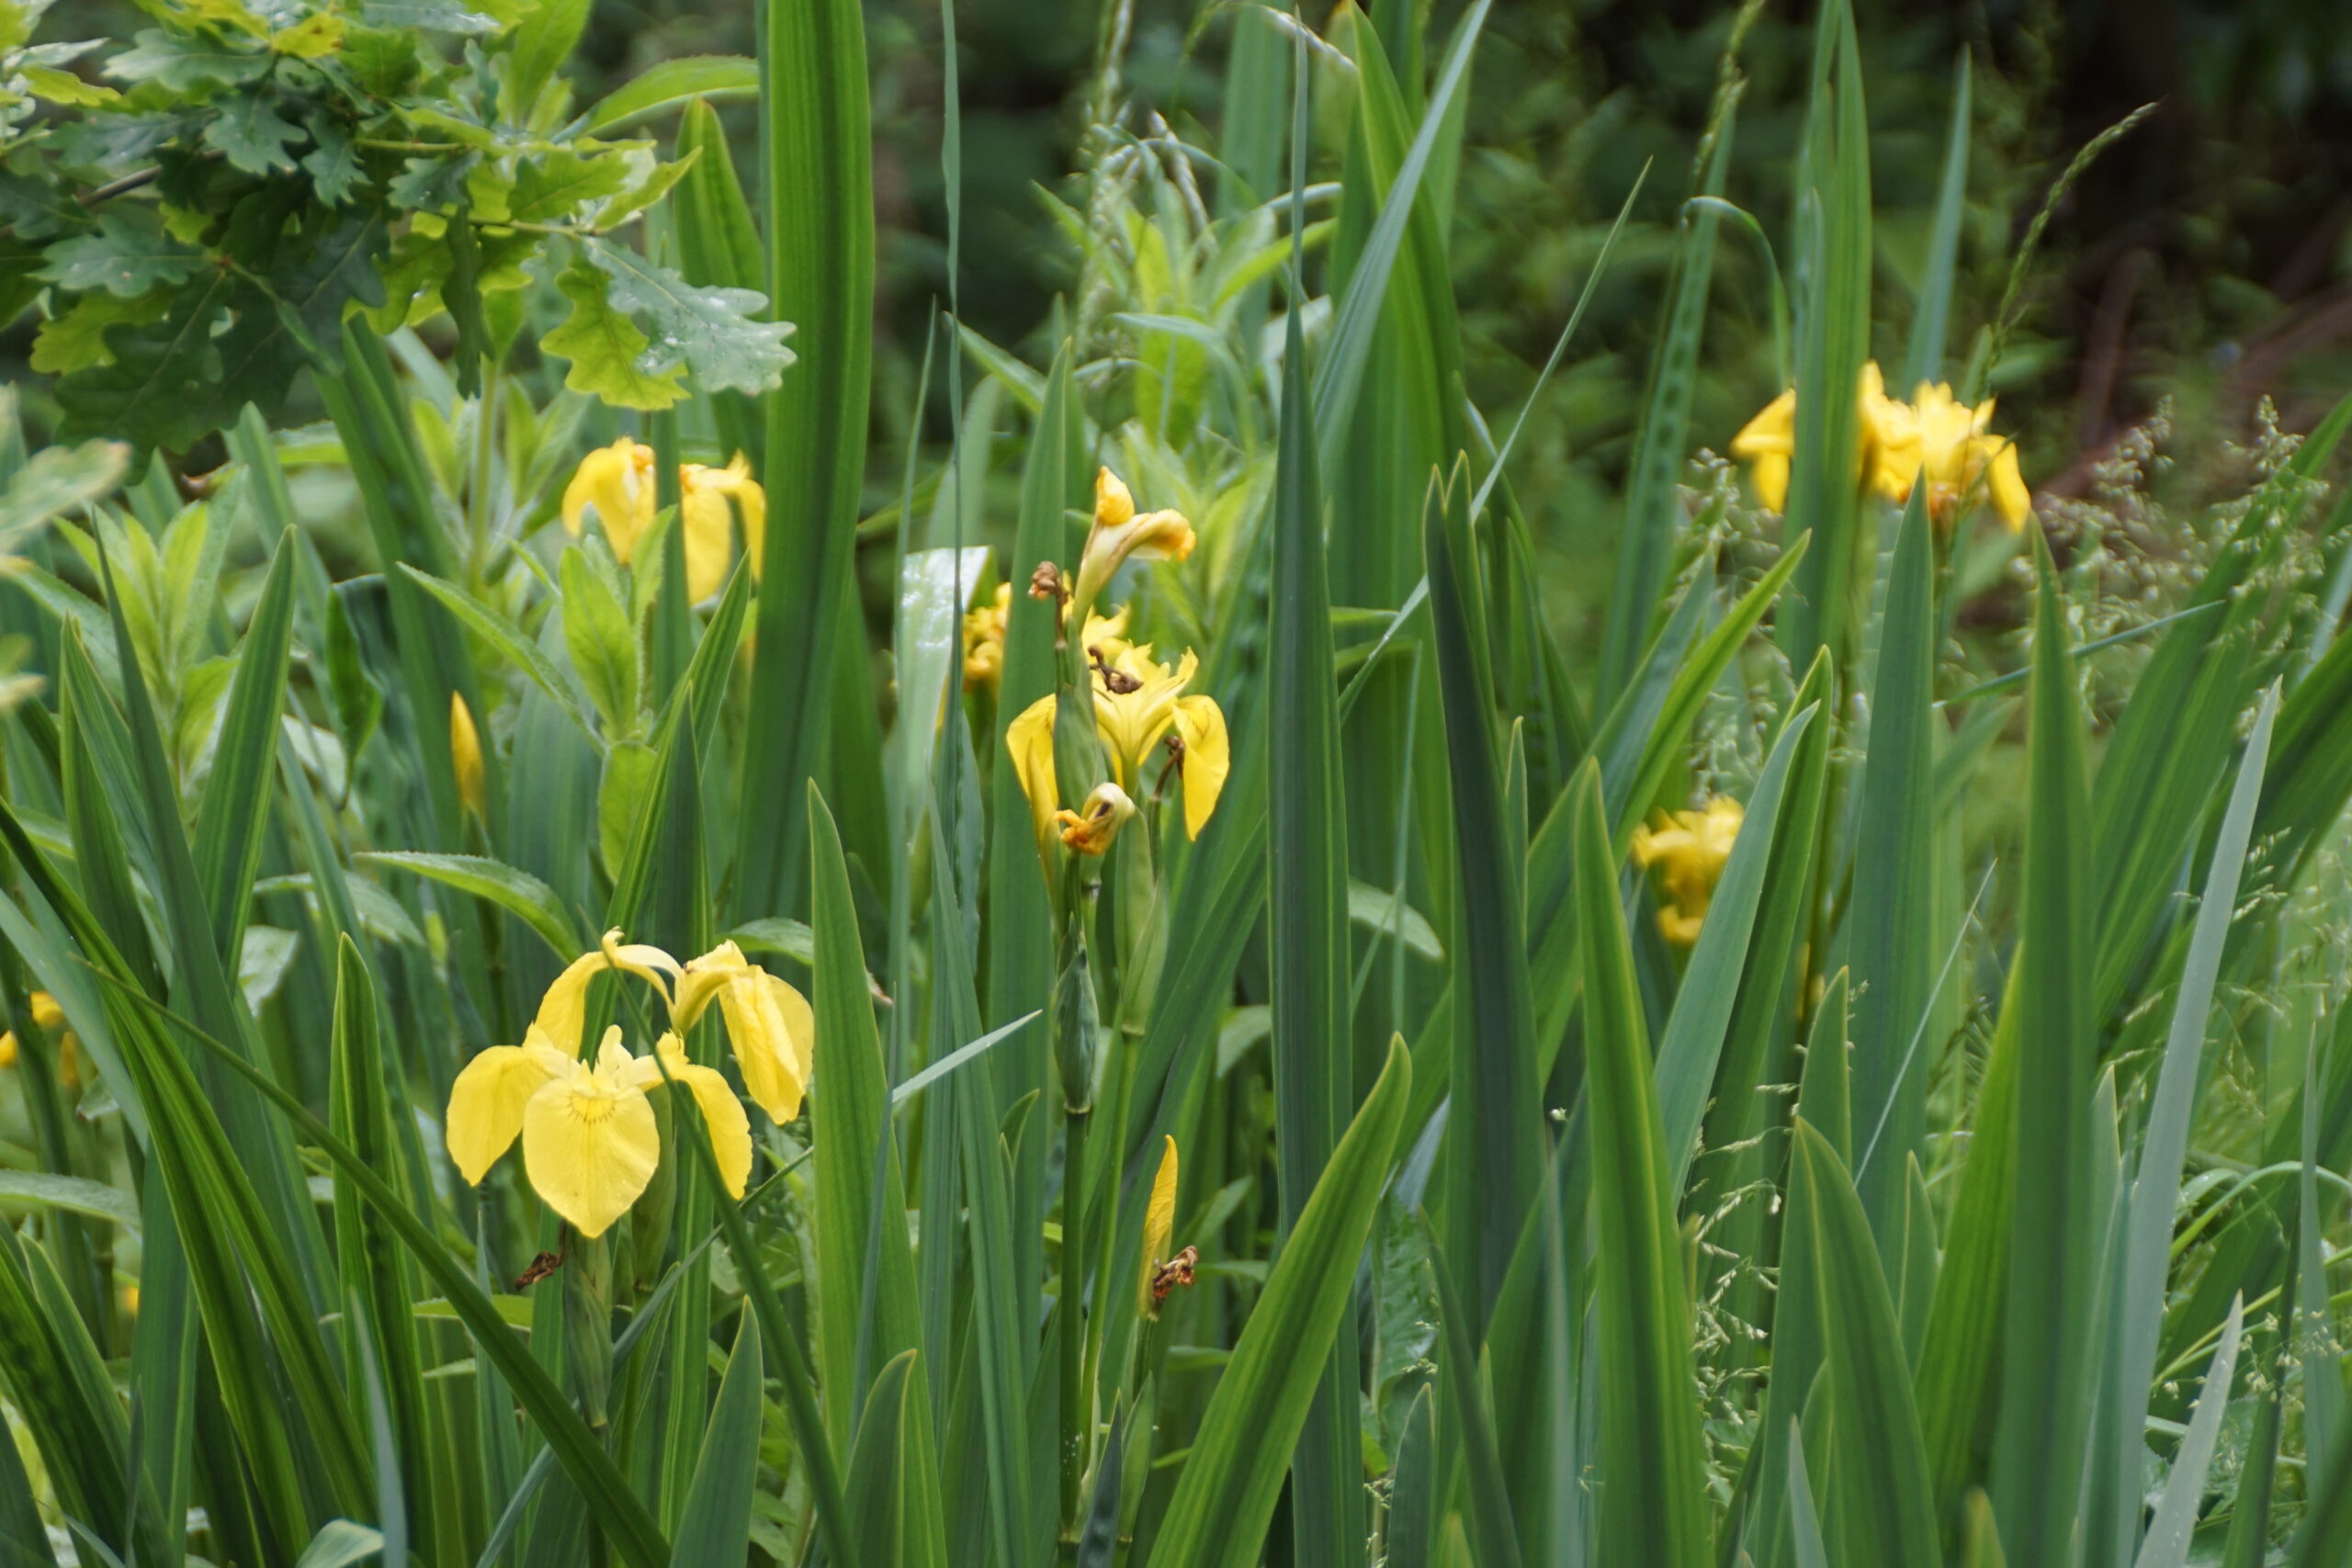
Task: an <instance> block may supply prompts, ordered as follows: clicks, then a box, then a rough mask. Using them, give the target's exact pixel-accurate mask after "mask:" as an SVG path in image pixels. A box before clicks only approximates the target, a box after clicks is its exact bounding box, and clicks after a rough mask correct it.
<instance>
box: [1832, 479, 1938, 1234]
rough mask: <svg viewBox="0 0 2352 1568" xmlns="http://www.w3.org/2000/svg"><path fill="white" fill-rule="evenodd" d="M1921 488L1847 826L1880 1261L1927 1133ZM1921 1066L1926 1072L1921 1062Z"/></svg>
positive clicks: (1930, 786)
mask: <svg viewBox="0 0 2352 1568" xmlns="http://www.w3.org/2000/svg"><path fill="white" fill-rule="evenodd" d="M1927 490H1928V487H1927V486H1926V485H1923V484H1915V485H1913V486H1912V489H1911V502H1910V504H1909V505H1908V506H1906V507H1905V508H1904V512H1903V524H1902V528H1901V531H1900V532H1899V533H1898V534H1897V535H1896V536H1895V543H1894V563H1893V565H1892V566H1891V567H1890V568H1889V569H1888V572H1887V589H1886V610H1885V615H1884V618H1883V620H1882V621H1881V623H1880V626H1881V628H1882V629H1881V631H1880V634H1879V653H1878V673H1877V680H1876V682H1875V683H1874V685H1873V686H1872V688H1871V710H1870V712H1871V719H1870V746H1869V755H1868V758H1867V760H1866V761H1865V762H1864V763H1863V768H1862V782H1861V790H1860V795H1861V799H1860V809H1859V812H1858V816H1857V820H1856V826H1855V829H1854V869H1853V894H1852V902H1851V904H1850V905H1849V908H1848V913H1847V917H1846V919H1847V927H1846V929H1847V932H1848V935H1847V956H1848V962H1849V966H1850V967H1851V968H1852V970H1853V974H1854V979H1855V982H1856V987H1857V988H1856V992H1855V1008H1854V1039H1855V1041H1856V1043H1857V1046H1858V1049H1857V1050H1856V1051H1855V1054H1854V1114H1855V1118H1856V1121H1857V1123H1858V1124H1859V1125H1860V1126H1863V1127H1879V1126H1881V1125H1883V1127H1884V1133H1883V1137H1881V1138H1880V1139H1878V1140H1876V1143H1877V1146H1876V1147H1875V1148H1874V1150H1873V1153H1874V1156H1875V1157H1873V1158H1872V1159H1871V1160H1870V1161H1868V1162H1867V1163H1866V1164H1865V1165H1864V1166H1863V1168H1862V1172H1861V1191H1862V1204H1863V1207H1864V1208H1865V1209H1866V1210H1868V1211H1869V1213H1870V1216H1871V1232H1872V1233H1873V1234H1874V1235H1877V1237H1878V1238H1879V1246H1880V1248H1881V1251H1882V1254H1883V1256H1885V1257H1887V1258H1894V1257H1895V1256H1896V1251H1895V1248H1896V1247H1898V1246H1899V1244H1900V1241H1901V1236H1902V1226H1903V1172H1904V1161H1905V1156H1908V1155H1910V1154H1911V1153H1913V1152H1914V1151H1915V1150H1917V1149H1919V1148H1920V1146H1921V1144H1922V1140H1923V1139H1924V1138H1925V1137H1926V1135H1927V1118H1928V1069H1927V1066H1917V1065H1915V1063H1914V1061H1913V1059H1912V1056H1911V1053H1910V1052H1909V1051H1908V1049H1907V1047H1908V1045H1909V1043H1910V1041H1911V1037H1912V1032H1913V1029H1914V1026H1915V1025H1916V1024H1917V1021H1918V1019H1919V1016H1920V1014H1921V1013H1922V1012H1924V1011H1925V1010H1927V1006H1928V994H1929V990H1930V988H1931V987H1932V985H1933V983H1934V979H1935V967H1936V958H1937V953H1936V951H1935V948H1936V942H1935V914H1934V907H1935V896H1936V877H1935V860H1934V827H1935V816H1934V813H1935V735H1934V728H1933V727H1934V724H1935V715H1934V713H1933V712H1932V711H1931V710H1930V708H1929V706H1928V705H1929V703H1930V702H1931V701H1932V700H1933V697H1934V682H1935V651H1936V648H1935V645H1936V636H1937V627H1936V621H1935V615H1934V611H1933V604H1934V584H1933V577H1934V570H1935V569H1934V566H1933V563H1932V562H1931V560H1930V558H1929V557H1930V555H1931V554H1932V551H1933V543H1932V536H1931V535H1930V533H1929V525H1928V508H1927ZM1930 1065H1931V1064H1930Z"/></svg>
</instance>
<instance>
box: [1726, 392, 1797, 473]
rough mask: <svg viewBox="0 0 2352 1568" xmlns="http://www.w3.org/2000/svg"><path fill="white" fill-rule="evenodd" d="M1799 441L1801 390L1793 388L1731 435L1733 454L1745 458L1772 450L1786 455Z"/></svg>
mask: <svg viewBox="0 0 2352 1568" xmlns="http://www.w3.org/2000/svg"><path fill="white" fill-rule="evenodd" d="M1796 441H1797V394H1796V391H1795V389H1793V388H1792V389H1790V390H1788V391H1785V392H1782V393H1781V395H1780V396H1779V397H1777V398H1774V399H1773V400H1771V401H1770V402H1769V403H1766V404H1765V405H1764V407H1763V408H1762V409H1761V410H1760V411H1759V412H1758V413H1757V415H1756V417H1755V418H1754V419H1751V420H1749V421H1748V422H1747V424H1745V425H1743V426H1742V427H1741V428H1740V432H1739V434H1737V435H1735V436H1733V437H1732V438H1731V455H1732V456H1733V457H1737V458H1740V459H1742V460H1743V461H1746V460H1751V459H1754V458H1757V457H1764V456H1767V455H1768V454H1777V455H1779V456H1781V457H1787V456H1788V455H1789V454H1790V453H1792V452H1793V451H1795V450H1796Z"/></svg>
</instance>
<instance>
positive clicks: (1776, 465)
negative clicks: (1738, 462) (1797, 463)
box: [1747, 452, 1789, 512]
mask: <svg viewBox="0 0 2352 1568" xmlns="http://www.w3.org/2000/svg"><path fill="white" fill-rule="evenodd" d="M1747 477H1748V479H1749V481H1750V482H1751V483H1753V484H1754V485H1755V486H1756V499H1757V500H1758V501H1759V502H1762V503H1763V505H1764V509H1765V510H1766V511H1767V512H1785V511H1787V510H1788V507H1789V459H1788V457H1787V456H1786V454H1784V453H1780V452H1766V453H1762V454H1759V455H1758V457H1755V458H1754V459H1753V460H1752V461H1751V462H1750V463H1749V465H1748V469H1747Z"/></svg>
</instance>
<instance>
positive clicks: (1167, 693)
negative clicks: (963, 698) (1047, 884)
mask: <svg viewBox="0 0 2352 1568" xmlns="http://www.w3.org/2000/svg"><path fill="white" fill-rule="evenodd" d="M1093 646H1095V647H1097V648H1101V649H1102V651H1103V658H1100V659H1098V660H1095V662H1094V679H1093V685H1094V728H1095V732H1096V733H1097V734H1099V735H1100V736H1102V738H1103V749H1104V750H1106V751H1108V752H1109V753H1110V758H1111V775H1112V782H1113V783H1114V784H1117V785H1118V786H1119V787H1120V788H1121V789H1122V790H1124V791H1125V792H1126V793H1127V795H1130V796H1134V795H1141V794H1143V793H1144V792H1145V790H1146V788H1147V787H1148V786H1147V784H1146V781H1145V777H1144V769H1145V765H1146V763H1147V762H1148V761H1149V760H1150V756H1151V751H1152V749H1153V748H1154V747H1155V746H1157V745H1158V744H1159V742H1160V740H1161V739H1163V738H1165V737H1166V736H1168V735H1169V734H1170V732H1171V731H1173V732H1174V735H1175V737H1176V739H1177V741H1178V742H1179V749H1178V751H1177V764H1176V766H1177V772H1178V776H1179V777H1181V778H1182V780H1183V784H1184V834H1185V837H1187V838H1192V839H1197V838H1199V837H1200V836H1201V829H1202V828H1204V826H1206V825H1207V823H1208V819H1209V814H1210V813H1211V812H1213V811H1215V810H1216V800H1217V795H1219V794H1220V793H1222V792H1223V790H1224V789H1225V779H1226V774H1227V773H1229V772H1231V771H1232V767H1233V750H1232V743H1231V741H1230V739H1229V738H1228V737H1227V734H1226V729H1225V712H1224V710H1223V709H1221V708H1219V707H1218V706H1217V705H1216V698H1214V697H1207V696H1200V695H1190V696H1188V695H1186V694H1184V688H1185V687H1186V686H1187V685H1189V684H1191V683H1192V680H1193V672H1194V671H1196V670H1198V669H1199V668H1200V660H1198V659H1197V658H1195V657H1194V656H1193V650H1192V649H1185V650H1184V657H1183V659H1182V660H1180V661H1179V662H1178V664H1177V666H1176V668H1175V669H1173V670H1170V669H1169V667H1168V666H1167V665H1165V664H1162V663H1160V662H1159V661H1158V660H1155V659H1153V658H1152V656H1151V645H1150V644H1149V643H1141V644H1136V645H1133V646H1127V645H1121V646H1120V647H1119V649H1118V652H1117V655H1116V657H1115V658H1113V657H1111V655H1110V650H1109V649H1108V648H1103V647H1102V645H1099V644H1097V645H1093ZM1054 711H1055V699H1054V698H1052V697H1040V698H1038V699H1037V700H1036V701H1035V702H1034V703H1032V704H1031V705H1029V706H1028V707H1027V708H1026V709H1025V710H1023V713H1022V715H1021V716H1020V717H1018V718H1016V719H1014V720H1013V721H1012V724H1011V725H1009V726H1007V727H1006V729H1005V735H1004V744H1005V749H1006V750H1008V751H1010V752H1011V753H1012V766H1013V771H1014V772H1015V773H1017V774H1018V775H1019V776H1020V779H1021V789H1022V793H1023V794H1024V795H1027V796H1028V797H1029V810H1030V814H1031V816H1032V818H1034V819H1035V825H1036V829H1037V838H1038V842H1039V843H1040V845H1042V844H1043V843H1044V842H1045V840H1046V835H1047V834H1048V833H1050V832H1052V831H1053V830H1054V829H1055V825H1056V821H1055V818H1056V813H1057V811H1058V810H1059V809H1060V807H1061V795H1060V792H1059V789H1058V787H1057V781H1056V780H1055V777H1054Z"/></svg>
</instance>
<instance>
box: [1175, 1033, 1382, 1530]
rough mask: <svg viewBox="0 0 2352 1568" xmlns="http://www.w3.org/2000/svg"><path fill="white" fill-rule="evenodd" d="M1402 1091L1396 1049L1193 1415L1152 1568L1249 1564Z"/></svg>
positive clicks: (1348, 1272)
mask: <svg viewBox="0 0 2352 1568" xmlns="http://www.w3.org/2000/svg"><path fill="white" fill-rule="evenodd" d="M1411 1079H1412V1063H1411V1060H1410V1058H1409V1057H1408V1055H1407V1054H1406V1051H1405V1043H1404V1042H1403V1041H1402V1040H1397V1041H1395V1042H1393V1043H1391V1044H1390V1046H1389V1050H1388V1059H1387V1063H1386V1065H1385V1066H1383V1067H1382V1069H1381V1073H1380V1077H1379V1078H1378V1079H1377V1080H1375V1081H1374V1084H1373V1087H1372V1092H1371V1093H1370V1094H1368V1095H1366V1096H1365V1097H1364V1101H1363V1106H1362V1107H1361V1108H1360V1109H1359V1110H1358V1111H1356V1115H1355V1120H1354V1121H1353V1122H1351V1123H1350V1124H1349V1127H1348V1131H1347V1134H1346V1135H1345V1136H1344V1137H1342V1138H1341V1139H1340V1145H1339V1147H1338V1148H1337V1149H1335V1150H1334V1151H1333V1152H1332V1155H1331V1158H1330V1161H1329V1164H1327V1165H1326V1166H1325V1167H1324V1168H1323V1178H1322V1179H1321V1180H1320V1181H1318V1182H1317V1184H1316V1189H1315V1193H1314V1196H1313V1197H1311V1198H1309V1199H1308V1200H1307V1202H1306V1210H1305V1211H1304V1212H1303V1213H1301V1214H1300V1215H1299V1217H1298V1223H1297V1224H1295V1226H1293V1227H1292V1229H1291V1233H1290V1238H1289V1240H1288V1242H1287V1243H1286V1244H1285V1245H1284V1247H1283V1252H1282V1256H1281V1257H1279V1258H1276V1259H1275V1260H1274V1266H1273V1268H1272V1270H1271V1271H1270V1272H1269V1273H1268V1275H1267V1278H1266V1288H1265V1291H1264V1292H1262V1293H1261V1295H1260V1296H1259V1298H1258V1303H1257V1305H1256V1307H1255V1308H1254V1309H1252V1311H1251V1312H1250V1319H1249V1322H1248V1323H1247V1324H1246V1325H1243V1327H1242V1330H1241V1335H1240V1337H1239V1339H1238V1340H1237V1341H1236V1343H1235V1345H1234V1348H1233V1355H1232V1358H1231V1359H1229V1360H1228V1361H1227V1363H1226V1368H1225V1371H1224V1373H1223V1375H1222V1376H1220V1377H1219V1378H1218V1380H1217V1384H1216V1392H1214V1393H1211V1394H1210V1396H1209V1402H1208V1406H1207V1408H1206V1409H1205V1410H1204V1411H1203V1412H1202V1416H1201V1424H1200V1427H1199V1432H1198V1435H1197V1436H1196V1438H1194V1440H1193V1447H1192V1450H1191V1452H1190V1453H1189V1455H1188V1456H1187V1457H1186V1459H1185V1461H1184V1469H1183V1473H1182V1475H1180V1476H1179V1477H1178V1478H1177V1482H1176V1490H1175V1494H1174V1495H1172V1496H1171V1497H1170V1499H1169V1503H1168V1508H1167V1512H1166V1515H1165V1517H1164V1522H1163V1523H1162V1525H1161V1528H1160V1532H1159V1539H1158V1540H1157V1541H1156V1542H1155V1543H1154V1545H1153V1547H1152V1551H1151V1557H1150V1559H1149V1562H1150V1563H1151V1568H1250V1565H1251V1564H1254V1563H1255V1562H1257V1561H1258V1556H1259V1551H1260V1548H1261V1545H1262V1544H1263V1542H1264V1540H1265V1536H1266V1529H1267V1527H1268V1525H1269V1524H1270V1523H1271V1522H1272V1518H1273V1514H1274V1505H1275V1502H1276V1501H1277V1499H1278V1497H1279V1496H1280V1494H1281V1491H1282V1484H1283V1474H1284V1472H1285V1470H1286V1468H1287V1466H1286V1461H1287V1459H1288V1457H1289V1455H1290V1453H1291V1451H1292V1450H1293V1449H1294V1448H1295V1446H1296V1444H1297V1442H1298V1438H1299V1433H1300V1431H1301V1429H1302V1428H1303V1427H1305V1426H1306V1413H1307V1405H1308V1404H1309V1402H1310V1401H1311V1400H1312V1399H1313V1398H1314V1397H1315V1394H1316V1392H1317V1386H1318V1385H1319V1384H1320V1383H1321V1382H1322V1380H1323V1373H1324V1370H1325V1368H1326V1366H1327V1364H1328V1361H1329V1351H1330V1346H1331V1343H1332V1341H1333V1338H1334V1337H1335V1336H1336V1335H1337V1334H1338V1332H1339V1326H1340V1317H1341V1315H1342V1314H1344V1313H1345V1312H1346V1310H1347V1307H1348V1303H1349V1302H1350V1300H1351V1297H1352V1296H1353V1294H1354V1288H1355V1272H1356V1262H1357V1259H1358V1258H1359V1257H1360V1256H1361V1255H1362V1254H1363V1246H1364V1242H1365V1239H1366V1238H1367V1237H1368V1236H1369V1235H1371V1234H1372V1218H1373V1212H1374V1208H1375V1207H1376V1206H1377V1204H1378V1201H1379V1198H1380V1192H1381V1189H1382V1187H1383V1186H1384V1185H1385V1182H1386V1179H1387V1175H1388V1169H1389V1157H1390V1155H1391V1153H1392V1151H1393V1150H1394V1148H1395V1146H1396V1142H1397V1127H1398V1124H1399V1123H1400V1122H1401V1121H1402V1120H1403V1117H1404V1111H1405V1101H1406V1098H1407V1090H1408V1088H1409V1087H1410V1084H1411Z"/></svg>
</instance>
